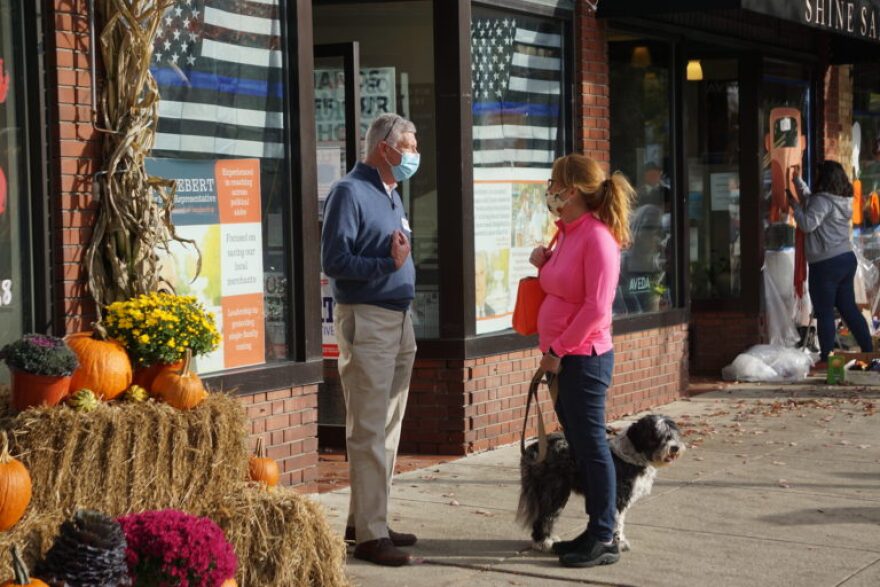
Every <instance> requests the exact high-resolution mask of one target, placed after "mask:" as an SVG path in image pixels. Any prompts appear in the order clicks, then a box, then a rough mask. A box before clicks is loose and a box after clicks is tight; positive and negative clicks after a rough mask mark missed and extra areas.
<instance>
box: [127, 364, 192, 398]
mask: <svg viewBox="0 0 880 587" xmlns="http://www.w3.org/2000/svg"><path fill="white" fill-rule="evenodd" d="M182 368H183V361H177V362H176V363H156V364H155V365H150V366H149V367H138V368H136V369H135V370H134V380H133V381H132V384H133V385H140V386H141V387H143V388H144V389H146V390H147V391H148V392H149V393H150V394H152V393H153V381H155V379H156V377H158V376H159V373H162V372H163V371H180V370H181V369H182Z"/></svg>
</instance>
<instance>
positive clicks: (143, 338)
mask: <svg viewBox="0 0 880 587" xmlns="http://www.w3.org/2000/svg"><path fill="white" fill-rule="evenodd" d="M140 341H141V342H142V343H144V344H146V343H148V342H150V335H149V334H142V335H141V338H140Z"/></svg>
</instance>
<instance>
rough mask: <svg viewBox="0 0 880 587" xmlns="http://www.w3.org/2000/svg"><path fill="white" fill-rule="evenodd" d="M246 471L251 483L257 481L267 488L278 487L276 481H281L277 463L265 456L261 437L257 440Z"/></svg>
mask: <svg viewBox="0 0 880 587" xmlns="http://www.w3.org/2000/svg"><path fill="white" fill-rule="evenodd" d="M248 471H249V472H250V476H251V481H259V482H260V483H265V484H266V485H268V486H269V487H275V486H276V485H278V480H279V479H281V469H279V468H278V463H276V462H275V459H271V458H269V457H267V456H266V451H265V449H264V448H263V438H262V437H260V438H257V446H256V447H255V448H254V454H252V455H251V458H250V460H249V461H248Z"/></svg>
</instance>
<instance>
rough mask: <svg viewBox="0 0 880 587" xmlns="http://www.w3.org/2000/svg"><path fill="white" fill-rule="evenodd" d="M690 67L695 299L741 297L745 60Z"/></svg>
mask: <svg viewBox="0 0 880 587" xmlns="http://www.w3.org/2000/svg"><path fill="white" fill-rule="evenodd" d="M697 66H699V68H698V67H697ZM689 70H690V71H689V72H688V75H687V76H686V81H685V87H684V104H685V106H684V133H685V140H684V145H685V162H686V170H687V184H686V185H687V187H688V192H687V218H688V245H689V248H690V250H689V257H688V258H689V260H690V282H691V299H693V300H695V301H706V300H717V299H731V298H737V297H739V296H740V294H741V292H742V263H741V259H742V257H741V242H740V150H739V145H740V125H739V114H740V86H739V81H738V80H739V63H738V62H737V61H736V60H734V59H694V60H692V61H691V65H690V66H689ZM697 71H699V75H697V73H696V72H697Z"/></svg>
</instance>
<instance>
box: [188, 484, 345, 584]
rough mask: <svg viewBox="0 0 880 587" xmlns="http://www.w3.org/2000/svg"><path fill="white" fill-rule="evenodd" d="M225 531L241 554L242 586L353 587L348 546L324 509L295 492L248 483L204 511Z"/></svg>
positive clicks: (240, 571) (239, 559) (240, 579)
mask: <svg viewBox="0 0 880 587" xmlns="http://www.w3.org/2000/svg"><path fill="white" fill-rule="evenodd" d="M202 515H204V516H207V517H209V518H211V519H213V520H214V521H215V522H217V524H218V525H219V526H220V527H221V528H223V531H224V532H225V533H226V537H227V539H228V540H229V541H230V542H231V543H232V546H233V548H235V553H236V555H238V561H239V569H238V577H237V579H238V583H239V585H272V586H273V587H299V586H313V585H315V586H317V585H320V586H324V587H335V586H342V585H349V584H350V583H349V581H348V579H347V578H346V576H345V543H344V542H343V540H342V537H341V536H339V535H338V534H335V533H334V532H333V530H332V529H331V528H330V524H328V523H327V518H326V517H325V515H324V510H323V508H322V507H321V506H320V505H319V504H317V503H315V502H314V501H312V500H310V499H308V498H307V497H305V496H303V495H300V494H298V493H296V492H295V491H293V490H291V489H285V488H276V489H274V490H273V491H271V492H270V491H267V490H266V489H264V488H262V487H260V486H257V485H254V484H247V483H242V484H241V486H240V487H239V488H238V489H236V490H235V491H233V492H231V493H229V494H228V495H227V496H226V499H224V500H223V501H222V502H220V503H219V504H217V505H216V506H215V507H214V508H213V509H210V510H206V511H203V512H202Z"/></svg>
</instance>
